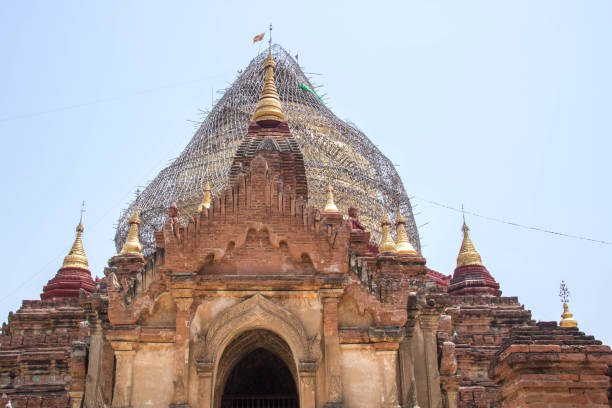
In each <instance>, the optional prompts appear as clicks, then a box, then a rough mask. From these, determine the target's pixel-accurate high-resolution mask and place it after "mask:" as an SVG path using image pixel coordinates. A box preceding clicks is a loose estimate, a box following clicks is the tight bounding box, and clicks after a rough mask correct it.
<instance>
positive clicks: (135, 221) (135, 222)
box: [119, 208, 142, 255]
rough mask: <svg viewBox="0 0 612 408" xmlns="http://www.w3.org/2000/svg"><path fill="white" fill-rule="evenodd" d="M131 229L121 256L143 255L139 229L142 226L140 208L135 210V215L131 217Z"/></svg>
mask: <svg viewBox="0 0 612 408" xmlns="http://www.w3.org/2000/svg"><path fill="white" fill-rule="evenodd" d="M129 222H130V229H129V231H128V236H127V239H126V240H125V244H123V248H121V252H119V255H142V245H141V244H140V239H139V238H138V227H139V226H140V224H141V221H140V215H138V208H136V209H135V210H134V213H133V214H132V216H131V217H130V221H129Z"/></svg>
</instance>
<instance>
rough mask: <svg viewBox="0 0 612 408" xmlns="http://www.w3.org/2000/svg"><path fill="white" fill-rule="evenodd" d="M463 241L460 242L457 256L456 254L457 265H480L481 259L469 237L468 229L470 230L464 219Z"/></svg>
mask: <svg viewBox="0 0 612 408" xmlns="http://www.w3.org/2000/svg"><path fill="white" fill-rule="evenodd" d="M461 229H462V230H463V242H462V243H461V249H460V250H459V256H457V267H460V266H465V265H481V266H482V259H480V254H479V253H478V251H476V248H474V244H473V243H472V240H471V239H470V236H469V234H468V231H469V230H470V229H469V228H468V226H467V224H466V223H465V219H464V220H463V227H462V228H461Z"/></svg>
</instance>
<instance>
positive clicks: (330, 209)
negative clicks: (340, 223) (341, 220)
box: [323, 183, 338, 213]
mask: <svg viewBox="0 0 612 408" xmlns="http://www.w3.org/2000/svg"><path fill="white" fill-rule="evenodd" d="M323 212H324V213H337V212H338V207H336V203H335V202H334V189H333V188H332V185H331V183H327V203H325V208H324V209H323Z"/></svg>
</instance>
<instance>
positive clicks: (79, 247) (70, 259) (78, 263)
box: [62, 218, 89, 269]
mask: <svg viewBox="0 0 612 408" xmlns="http://www.w3.org/2000/svg"><path fill="white" fill-rule="evenodd" d="M82 233H83V220H82V218H81V221H79V225H78V226H77V227H76V238H75V240H74V244H72V248H71V249H70V252H68V255H66V257H65V258H64V263H63V264H62V268H78V269H89V263H88V262H87V257H86V256H85V251H84V250H83V241H81V234H82Z"/></svg>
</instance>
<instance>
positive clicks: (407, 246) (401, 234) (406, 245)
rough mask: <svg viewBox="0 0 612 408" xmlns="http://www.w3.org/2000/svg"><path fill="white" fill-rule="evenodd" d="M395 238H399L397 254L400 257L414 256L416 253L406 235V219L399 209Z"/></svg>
mask: <svg viewBox="0 0 612 408" xmlns="http://www.w3.org/2000/svg"><path fill="white" fill-rule="evenodd" d="M395 236H396V238H397V245H396V247H397V253H398V254H400V255H414V254H416V251H415V249H414V247H413V246H412V244H411V243H410V241H409V240H408V235H407V234H406V219H405V218H404V216H403V215H402V210H401V209H400V208H399V206H398V207H397V218H395Z"/></svg>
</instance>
